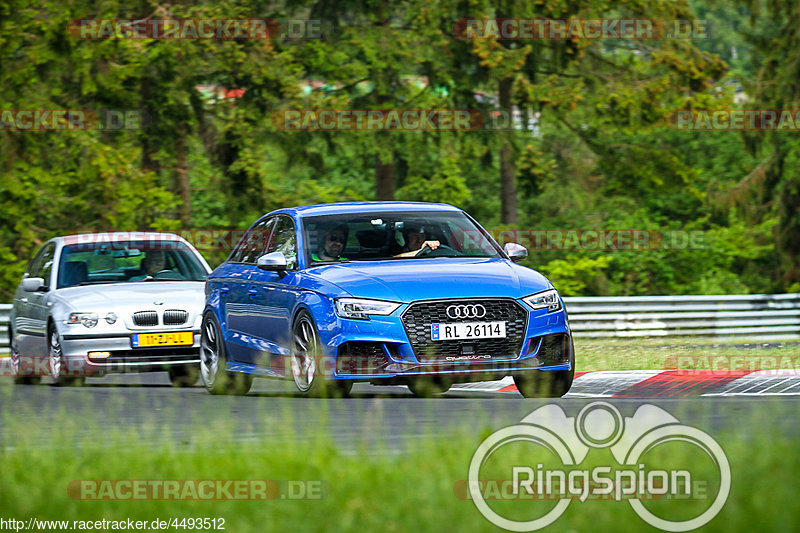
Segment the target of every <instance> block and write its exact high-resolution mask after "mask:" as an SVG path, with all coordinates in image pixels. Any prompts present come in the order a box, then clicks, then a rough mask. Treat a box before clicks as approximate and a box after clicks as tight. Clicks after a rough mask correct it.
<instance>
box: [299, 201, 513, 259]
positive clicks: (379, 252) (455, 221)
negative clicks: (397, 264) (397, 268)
mask: <svg viewBox="0 0 800 533" xmlns="http://www.w3.org/2000/svg"><path fill="white" fill-rule="evenodd" d="M303 232H304V242H305V253H306V258H307V263H308V264H309V265H314V264H324V263H336V262H343V261H381V260H393V259H425V258H429V257H465V256H466V257H493V258H497V257H503V255H502V252H501V250H500V249H499V248H498V246H497V245H496V244H495V243H494V242H493V240H492V239H491V237H490V236H489V235H488V234H487V233H486V232H485V230H483V229H482V228H480V227H479V226H478V225H477V224H475V223H474V222H473V221H472V220H471V219H470V218H469V217H467V216H466V215H465V214H464V213H461V212H455V211H448V212H443V211H411V212H378V213H345V214H338V215H324V216H312V217H304V218H303Z"/></svg>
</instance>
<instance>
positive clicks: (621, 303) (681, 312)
mask: <svg viewBox="0 0 800 533" xmlns="http://www.w3.org/2000/svg"><path fill="white" fill-rule="evenodd" d="M564 304H565V305H566V307H567V311H568V312H569V321H570V325H571V326H572V331H573V333H574V334H575V336H576V337H664V336H680V335H691V336H706V337H714V338H725V337H734V338H736V337H739V338H744V337H746V338H749V339H750V338H751V339H763V340H791V339H800V294H745V295H733V296H587V297H583V296H578V297H565V298H564ZM10 311H11V305H9V304H0V353H4V352H8V317H9V313H10Z"/></svg>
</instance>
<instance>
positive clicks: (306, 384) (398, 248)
mask: <svg viewBox="0 0 800 533" xmlns="http://www.w3.org/2000/svg"><path fill="white" fill-rule="evenodd" d="M526 255H527V250H526V249H525V248H524V247H522V246H520V245H518V244H515V243H508V244H506V245H505V247H504V248H503V247H501V246H500V245H499V244H498V243H497V242H496V241H495V240H494V239H493V238H492V236H491V235H490V234H489V233H488V232H487V231H486V230H485V229H484V228H482V227H481V226H480V225H479V224H478V223H477V222H476V221H475V220H474V219H473V218H472V217H470V216H469V215H468V214H467V213H465V212H464V211H462V210H461V209H458V208H457V207H453V206H451V205H447V204H430V203H412V202H358V203H338V204H325V205H312V206H305V207H294V208H289V209H279V210H277V211H274V212H272V213H269V214H267V215H264V216H263V217H261V218H260V219H259V220H257V221H256V222H255V224H253V225H252V226H251V227H250V229H249V230H248V231H247V232H246V233H245V234H244V236H243V237H242V239H241V240H240V241H239V243H238V244H237V245H236V247H235V248H234V250H233V251H232V253H231V255H230V257H228V259H227V260H226V261H225V262H224V263H223V264H221V265H220V266H219V267H217V268H216V269H215V270H214V271H213V272H212V273H211V274H210V275H209V277H208V280H207V282H206V305H205V310H204V313H203V320H202V324H201V339H200V346H201V349H200V359H201V364H200V369H201V376H202V379H203V382H204V384H205V386H206V388H207V389H208V390H209V391H210V392H211V393H212V394H244V393H247V392H248V391H249V390H250V387H251V385H252V382H253V378H254V377H256V376H261V377H271V378H279V379H287V380H293V381H294V384H295V385H296V387H297V389H298V390H299V391H300V392H301V393H303V394H307V395H313V396H341V395H347V394H348V393H349V392H350V390H351V388H352V386H353V383H354V382H358V381H361V382H369V383H372V384H373V385H398V384H401V385H407V386H408V387H409V388H410V389H411V391H412V392H413V393H414V394H416V395H418V396H428V395H431V394H439V393H443V392H445V391H447V390H448V388H449V387H450V385H451V384H453V383H464V382H474V381H486V380H492V379H499V378H501V377H503V376H509V375H510V376H513V378H514V381H515V383H516V385H517V388H518V389H519V391H520V392H521V393H522V394H523V395H524V396H562V395H564V394H566V393H567V391H568V390H569V388H570V386H571V385H572V380H573V375H574V370H575V353H574V348H573V343H572V335H571V332H570V328H569V322H568V320H567V313H566V311H565V310H564V304H563V302H562V301H561V298H560V296H559V294H558V292H557V291H556V289H555V288H554V287H553V285H552V284H551V283H550V282H549V281H548V280H547V279H546V278H545V277H544V276H542V275H541V274H539V273H538V272H536V271H535V270H531V269H529V268H526V267H523V266H521V265H518V264H516V262H517V261H519V260H521V259H522V258H524V257H526Z"/></svg>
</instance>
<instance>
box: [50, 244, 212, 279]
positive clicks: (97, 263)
mask: <svg viewBox="0 0 800 533" xmlns="http://www.w3.org/2000/svg"><path fill="white" fill-rule="evenodd" d="M58 272H59V274H58V288H64V287H72V286H75V285H91V284H96V283H97V284H100V283H122V282H142V281H144V282H147V281H205V279H206V278H207V277H208V275H207V274H206V270H205V268H204V267H203V265H202V263H201V262H200V261H199V260H198V259H197V256H196V255H195V254H194V252H193V251H192V250H191V249H190V248H189V247H188V246H187V245H185V244H184V243H182V242H179V241H167V242H157V241H150V240H144V241H115V242H111V243H108V242H93V243H80V244H69V245H66V246H64V249H63V250H62V252H61V261H60V264H59V269H58Z"/></svg>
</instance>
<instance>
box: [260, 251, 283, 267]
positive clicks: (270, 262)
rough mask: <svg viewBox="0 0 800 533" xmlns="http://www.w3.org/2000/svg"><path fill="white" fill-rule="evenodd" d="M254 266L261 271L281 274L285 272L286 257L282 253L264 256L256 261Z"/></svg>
mask: <svg viewBox="0 0 800 533" xmlns="http://www.w3.org/2000/svg"><path fill="white" fill-rule="evenodd" d="M256 266H258V268H260V269H261V270H271V271H275V272H282V271H285V270H286V256H285V255H283V252H272V253H269V254H264V255H262V256H261V257H259V258H258V260H257V261H256Z"/></svg>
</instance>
